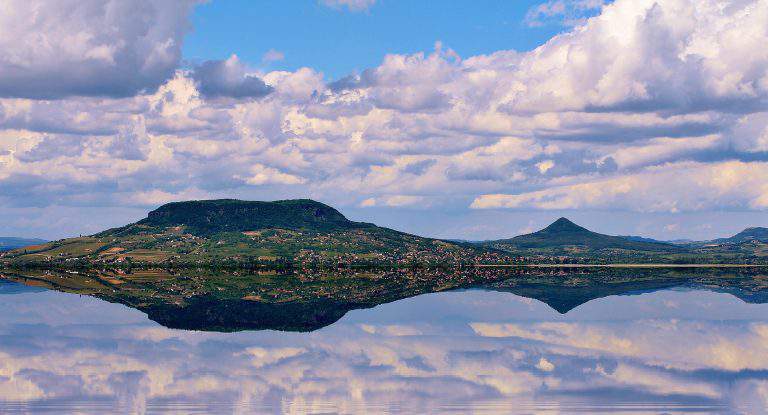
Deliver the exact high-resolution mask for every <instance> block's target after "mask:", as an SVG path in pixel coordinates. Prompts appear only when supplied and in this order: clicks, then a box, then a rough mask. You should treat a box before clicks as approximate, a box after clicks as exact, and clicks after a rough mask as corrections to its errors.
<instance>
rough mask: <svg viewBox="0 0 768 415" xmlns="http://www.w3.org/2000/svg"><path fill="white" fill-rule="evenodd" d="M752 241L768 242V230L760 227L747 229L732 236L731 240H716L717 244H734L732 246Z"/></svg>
mask: <svg viewBox="0 0 768 415" xmlns="http://www.w3.org/2000/svg"><path fill="white" fill-rule="evenodd" d="M750 241H758V242H768V228H760V227H754V228H747V229H744V230H743V231H741V232H739V233H737V234H736V235H733V236H731V237H730V238H723V239H717V240H715V242H718V243H732V244H739V243H743V242H750Z"/></svg>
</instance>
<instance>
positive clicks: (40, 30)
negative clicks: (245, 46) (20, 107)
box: [0, 0, 196, 99]
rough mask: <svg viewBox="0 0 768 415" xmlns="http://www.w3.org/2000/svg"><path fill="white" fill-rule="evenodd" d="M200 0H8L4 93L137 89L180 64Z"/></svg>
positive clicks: (0, 42)
mask: <svg viewBox="0 0 768 415" xmlns="http://www.w3.org/2000/svg"><path fill="white" fill-rule="evenodd" d="M195 3H196V1H194V0H183V1H180V2H173V3H171V2H156V1H150V0H138V1H123V0H109V1H99V0H84V1H80V0H64V1H57V2H55V3H50V2H46V1H38V0H32V1H26V0H9V1H6V2H4V4H3V12H2V13H0V50H2V51H3V54H2V56H0V96H2V97H24V98H54V99H55V98H63V97H68V96H75V95H87V96H110V97H119V96H130V95H134V94H136V93H139V92H141V91H153V90H154V89H156V88H157V87H158V86H159V85H161V84H162V83H163V82H165V81H166V80H167V79H168V78H170V77H171V76H172V75H173V73H174V71H175V70H176V67H177V66H178V63H179V59H180V56H181V45H182V42H183V37H184V34H185V33H186V32H187V31H188V29H189V23H188V15H189V13H190V12H191V9H192V7H193V5H194V4H195Z"/></svg>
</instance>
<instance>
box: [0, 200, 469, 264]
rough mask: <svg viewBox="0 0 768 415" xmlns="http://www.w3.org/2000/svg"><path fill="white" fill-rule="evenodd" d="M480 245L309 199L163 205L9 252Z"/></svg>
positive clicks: (189, 260)
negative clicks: (118, 223)
mask: <svg viewBox="0 0 768 415" xmlns="http://www.w3.org/2000/svg"><path fill="white" fill-rule="evenodd" d="M483 251H484V250H483V249H482V248H480V247H477V246H474V245H471V244H462V243H455V242H449V241H443V240H438V239H431V238H424V237H420V236H416V235H411V234H407V233H403V232H399V231H395V230H393V229H388V228H383V227H379V226H376V225H374V224H370V223H363V222H355V221H351V220H349V219H347V218H346V217H344V215H342V214H341V213H340V212H339V211H338V210H336V209H334V208H332V207H330V206H328V205H325V204H323V203H320V202H316V201H314V200H308V199H298V200H279V201H275V202H259V201H243V200H233V199H222V200H198V201H189V202H176V203H169V204H166V205H163V206H161V207H159V208H158V209H155V210H153V211H151V212H149V214H148V215H147V217H146V218H145V219H142V220H140V221H138V222H136V223H132V224H129V225H126V226H123V227H119V228H114V229H109V230H106V231H104V232H101V233H98V234H95V235H93V236H88V237H80V238H71V239H65V240H61V241H56V242H52V243H48V244H44V245H42V246H40V247H37V249H36V250H34V251H30V252H26V251H12V252H11V253H7V254H6V255H5V257H6V258H10V259H11V260H12V261H13V262H21V263H24V262H54V263H61V262H70V263H73V262H74V261H87V262H90V263H117V262H120V263H122V262H126V261H130V262H131V263H165V262H173V263H175V264H221V263H223V262H227V261H229V262H236V263H254V262H259V263H272V264H274V263H275V262H280V263H284V262H286V261H287V262H291V263H296V262H299V263H317V262H323V263H324V262H333V263H335V261H337V260H339V261H342V262H345V263H352V262H355V263H377V264H380V263H383V264H402V263H413V262H420V263H436V262H441V263H442V262H457V261H458V262H460V261H468V262H471V261H472V260H473V259H474V255H476V254H478V253H480V252H483Z"/></svg>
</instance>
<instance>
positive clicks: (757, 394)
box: [0, 282, 768, 413]
mask: <svg viewBox="0 0 768 415" xmlns="http://www.w3.org/2000/svg"><path fill="white" fill-rule="evenodd" d="M505 284H506V285H505ZM510 284H511V283H508V282H507V283H496V285H495V286H494V287H493V289H496V290H499V289H504V288H509V285H510ZM754 284H759V283H754ZM742 285H744V284H742ZM518 288H519V287H518ZM541 288H542V287H540V286H539V287H538V288H537V289H541ZM706 288H707V287H706V286H705V285H703V284H700V285H698V286H693V285H686V284H682V285H679V286H676V287H662V288H661V289H658V290H657V289H649V288H648V287H640V288H639V289H636V290H635V289H633V290H630V291H628V292H627V291H624V292H623V294H626V295H613V293H604V294H605V296H603V295H600V296H598V297H599V298H595V299H592V300H591V301H588V302H586V303H582V304H580V305H579V306H577V307H575V308H571V309H570V310H569V311H568V312H567V313H566V314H561V313H559V312H558V311H556V310H555V309H553V308H551V307H550V306H548V305H546V304H545V303H543V302H541V301H538V300H535V299H532V298H528V297H523V296H519V295H515V294H513V293H510V292H502V291H489V290H485V289H483V290H480V289H474V290H464V291H450V292H440V293H432V294H426V295H420V296H416V297H412V298H406V299H402V300H399V301H395V302H392V303H389V304H383V305H379V306H377V307H375V308H370V309H361V310H352V311H349V312H348V313H347V315H346V316H344V317H343V318H341V319H340V320H339V321H338V322H336V323H335V324H332V325H330V326H327V327H325V328H322V329H320V330H316V331H313V332H309V333H297V332H279V331H269V330H266V331H257V332H253V331H243V332H237V333H218V332H200V331H186V330H175V329H168V328H165V327H163V326H161V325H159V324H157V323H155V322H153V321H150V320H149V319H148V318H147V317H146V315H145V314H144V313H142V312H140V311H138V310H136V309H133V308H130V307H125V306H123V305H120V304H112V303H108V302H106V301H102V300H100V299H97V298H94V297H91V296H86V295H78V294H70V293H63V292H57V291H48V290H46V291H41V290H40V289H39V288H34V287H27V286H23V285H18V284H15V283H9V282H4V283H2V284H0V294H4V295H0V315H2V316H3V318H2V319H0V412H3V413H7V412H32V411H35V410H41V411H42V410H49V411H53V412H82V413H98V412H106V411H121V412H135V413H145V412H155V411H171V412H172V411H176V412H182V413H195V412H198V413H216V412H223V413H232V412H234V413H238V412H242V413H252V412H289V413H318V412H323V413H338V412H341V413H344V412H347V413H361V412H405V413H414V412H436V411H443V412H452V411H453V412H456V413H466V412H478V413H515V412H518V413H570V412H579V411H580V412H587V413H589V412H599V411H603V412H610V413H622V412H626V413H661V412H665V413H690V412H697V413H722V412H734V411H736V412H738V411H741V412H747V413H749V412H760V411H761V410H762V409H761V408H765V407H766V405H768V313H767V312H768V305H765V304H750V303H747V302H745V301H744V300H743V299H740V298H738V297H737V296H735V295H733V294H734V293H735V294H738V295H739V296H741V297H743V298H744V299H748V300H754V299H755V293H756V292H757V293H759V291H754V290H752V291H750V290H749V289H748V288H744V287H741V288H729V287H712V288H713V289H714V290H710V289H706ZM514 289H517V288H514ZM514 289H509V290H508V291H514ZM521 289H524V290H525V292H524V294H526V295H528V294H530V296H531V297H533V296H534V295H533V294H532V292H531V291H530V290H531V289H532V288H531V286H530V285H528V286H525V287H522V288H521ZM566 306H568V307H570V305H566ZM566 306H564V307H566Z"/></svg>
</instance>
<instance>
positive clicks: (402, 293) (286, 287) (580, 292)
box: [0, 267, 768, 332]
mask: <svg viewBox="0 0 768 415" xmlns="http://www.w3.org/2000/svg"><path fill="white" fill-rule="evenodd" d="M763 272H764V270H763V269H762V268H737V269H714V268H708V269H707V268H702V269H674V268H671V269H654V268H649V269H612V268H577V269H571V268H561V269H558V268H544V269H536V268H527V267H512V268H498V267H496V268H488V267H482V268H474V267H471V268H458V269H448V270H446V269H440V268H436V269H397V270H370V269H367V270H336V271H317V270H314V271H312V270H300V271H299V270H297V271H290V272H288V271H281V272H278V271H274V270H272V271H261V272H243V271H239V272H221V271H216V272H214V271H206V272H204V271H200V270H175V271H174V270H141V271H136V272H129V273H124V272H117V271H112V272H110V271H99V270H85V271H83V270H80V271H72V270H69V271H55V270H32V271H30V270H27V271H23V272H19V271H17V272H11V271H2V273H0V278H2V279H5V280H8V281H16V282H21V283H23V284H25V285H28V286H34V287H47V288H52V289H55V290H58V291H64V292H70V293H78V294H86V295H90V296H95V297H98V298H101V299H104V300H107V301H110V302H117V303H121V304H125V305H128V306H129V307H132V308H136V309H138V310H141V311H143V312H145V313H147V315H148V316H149V318H150V319H151V320H153V321H156V322H158V323H160V324H162V325H163V326H165V327H168V328H176V329H186V330H205V331H219V332H233V331H240V330H281V331H313V330H317V329H319V328H322V327H325V326H328V325H330V324H333V323H335V322H336V321H338V320H339V319H340V318H342V317H343V316H344V315H345V314H346V313H347V312H349V311H350V310H357V309H364V308H371V307H375V306H377V305H380V304H385V303H389V302H392V301H396V300H400V299H403V298H409V297H413V296H417V295H421V294H425V293H433V292H444V291H449V290H456V289H462V288H477V287H484V288H486V289H490V290H495V291H508V292H512V293H514V294H517V295H520V296H524V297H528V298H534V299H537V300H540V301H542V302H544V303H546V304H548V305H549V306H550V307H552V308H553V309H555V310H556V311H558V312H559V313H567V312H568V311H570V310H572V309H573V308H575V307H578V306H579V305H581V304H584V303H586V302H588V301H590V300H593V299H596V298H601V297H605V296H609V295H618V294H625V293H637V292H645V291H653V290H659V289H664V288H669V287H680V286H688V287H706V288H707V289H710V290H720V291H723V292H729V293H731V294H733V295H735V296H737V297H739V298H742V299H744V300H745V301H748V302H754V303H764V302H766V301H768V277H766V276H765V275H763Z"/></svg>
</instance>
